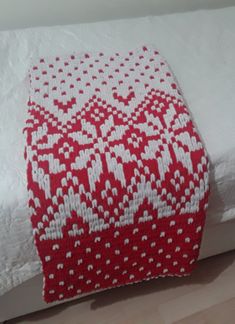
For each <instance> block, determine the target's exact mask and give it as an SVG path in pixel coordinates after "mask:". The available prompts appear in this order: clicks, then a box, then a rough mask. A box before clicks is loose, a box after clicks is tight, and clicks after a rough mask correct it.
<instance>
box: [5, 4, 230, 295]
mask: <svg viewBox="0 0 235 324" xmlns="http://www.w3.org/2000/svg"><path fill="white" fill-rule="evenodd" d="M234 21H235V7H231V8H227V9H220V10H212V11H198V12H191V13H184V14H173V15H168V16H160V17H147V18H138V19H129V20H123V21H113V22H103V23H95V24H82V25H75V26H63V27H53V28H52V27H50V28H37V29H28V30H19V31H14V32H12V31H11V32H2V33H0V295H1V294H3V293H5V292H6V291H8V290H10V289H11V288H13V287H15V286H17V285H18V284H20V283H22V282H23V281H25V280H27V279H29V278H31V277H33V276H35V275H36V274H38V273H40V271H41V269H40V263H39V259H38V256H37V253H36V251H35V248H34V245H33V240H32V234H31V226H30V220H29V216H28V210H27V191H26V165H25V162H24V158H23V150H24V138H23V135H22V128H23V127H24V119H25V116H26V110H27V105H26V103H27V95H28V94H27V82H26V77H27V70H28V67H29V63H30V60H31V58H33V57H38V56H40V57H41V56H48V55H57V54H58V53H59V54H67V53H71V52H74V51H75V52H76V51H86V50H88V51H92V50H96V51H97V50H103V51H104V50H105V51H115V50H124V49H133V48H136V47H139V46H141V45H143V44H151V45H154V46H156V47H157V48H158V49H159V50H160V52H161V54H162V55H163V56H165V58H166V59H167V60H168V62H169V64H170V65H171V67H172V70H173V71H174V73H175V75H176V77H177V79H178V81H179V83H180V85H181V88H182V90H183V93H184V96H185V98H186V101H187V103H188V105H189V109H190V110H191V113H192V115H193V118H194V120H195V123H196V125H197V127H198V130H199V132H200V134H201V137H202V140H203V141H204V143H205V145H206V148H207V150H208V153H209V156H210V159H211V198H210V207H209V211H208V216H207V223H208V224H210V223H219V222H225V221H228V220H230V219H231V218H234V217H235V194H234V192H235V92H234V85H235V61H234V58H235V45H234V44H235V23H234Z"/></svg>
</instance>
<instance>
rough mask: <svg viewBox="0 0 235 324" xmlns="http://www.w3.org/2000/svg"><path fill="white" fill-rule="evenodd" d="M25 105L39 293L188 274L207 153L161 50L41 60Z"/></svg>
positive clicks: (69, 293)
mask: <svg viewBox="0 0 235 324" xmlns="http://www.w3.org/2000/svg"><path fill="white" fill-rule="evenodd" d="M28 115H29V116H28V120H27V123H26V129H25V131H26V138H27V145H26V150H25V153H26V154H25V156H26V160H27V177H28V192H29V207H30V214H31V221H32V226H33V234H34V239H35V244H36V247H37V251H38V254H39V256H40V259H41V262H42V268H43V273H44V299H45V300H46V302H52V301H56V300H61V299H64V298H69V297H73V296H75V295H76V294H81V293H88V292H91V291H96V290H102V289H106V288H111V287H116V286H120V285H124V284H129V283H134V282H138V281H141V280H145V279H150V278H156V277H159V276H173V275H176V276H182V275H187V274H190V273H191V271H192V270H193V268H194V265H195V261H196V260H197V258H198V254H199V247H200V242H201V237H202V230H203V226H204V221H205V210H206V207H207V201H208V192H209V190H208V188H209V186H208V158H207V155H206V152H205V149H204V147H203V145H202V142H201V141H200V138H199V135H198V133H197V131H196V129H195V127H194V125H193V123H192V120H191V117H190V115H189V113H188V110H187V107H186V105H185V103H184V99H183V97H182V95H181V93H180V90H179V87H178V85H177V83H176V81H175V79H174V77H173V75H172V72H171V71H170V69H169V67H168V65H167V63H166V61H165V60H164V59H163V58H162V57H161V56H160V55H159V53H158V51H156V50H155V49H154V48H151V47H148V48H147V47H143V48H139V49H136V50H133V51H130V52H124V51H123V52H119V53H113V54H108V53H79V54H74V55H71V56H66V57H61V56H60V57H52V58H44V59H40V60H38V61H36V62H35V63H34V64H33V65H32V67H31V69H30V97H29V109H28Z"/></svg>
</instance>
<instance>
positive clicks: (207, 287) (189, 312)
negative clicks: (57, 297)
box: [7, 252, 235, 324]
mask: <svg viewBox="0 0 235 324" xmlns="http://www.w3.org/2000/svg"><path fill="white" fill-rule="evenodd" d="M7 323H8V324H13V323H41V324H62V323H66V324H83V323H84V324H173V323H174V324H235V252H230V253H226V254H223V255H220V256H217V257H213V258H210V259H206V260H204V261H201V262H200V263H199V265H198V268H197V270H195V272H194V273H193V275H192V276H191V277H186V278H168V279H157V280H152V281H149V282H145V283H142V284H137V285H133V286H128V287H123V288H117V289H114V290H109V291H106V292H102V293H99V294H96V295H93V296H89V297H85V298H83V299H80V300H77V301H72V302H70V303H67V304H64V305H60V306H56V307H54V308H51V309H48V310H46V311H41V312H37V313H34V314H32V315H28V316H24V317H21V318H18V319H15V320H11V321H8V322H7Z"/></svg>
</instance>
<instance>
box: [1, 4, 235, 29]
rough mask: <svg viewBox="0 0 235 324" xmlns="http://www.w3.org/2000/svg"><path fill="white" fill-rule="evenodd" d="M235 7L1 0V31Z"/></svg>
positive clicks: (223, 5) (221, 5)
mask: <svg viewBox="0 0 235 324" xmlns="http://www.w3.org/2000/svg"><path fill="white" fill-rule="evenodd" d="M231 5H234V6H235V0H0V30H5V29H15V28H23V27H30V26H42V25H56V24H73V23H79V22H87V21H97V20H106V19H116V18H126V17H136V16H146V15H157V14H164V13H170V12H176V11H187V10H197V9H204V8H219V7H225V6H231Z"/></svg>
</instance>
